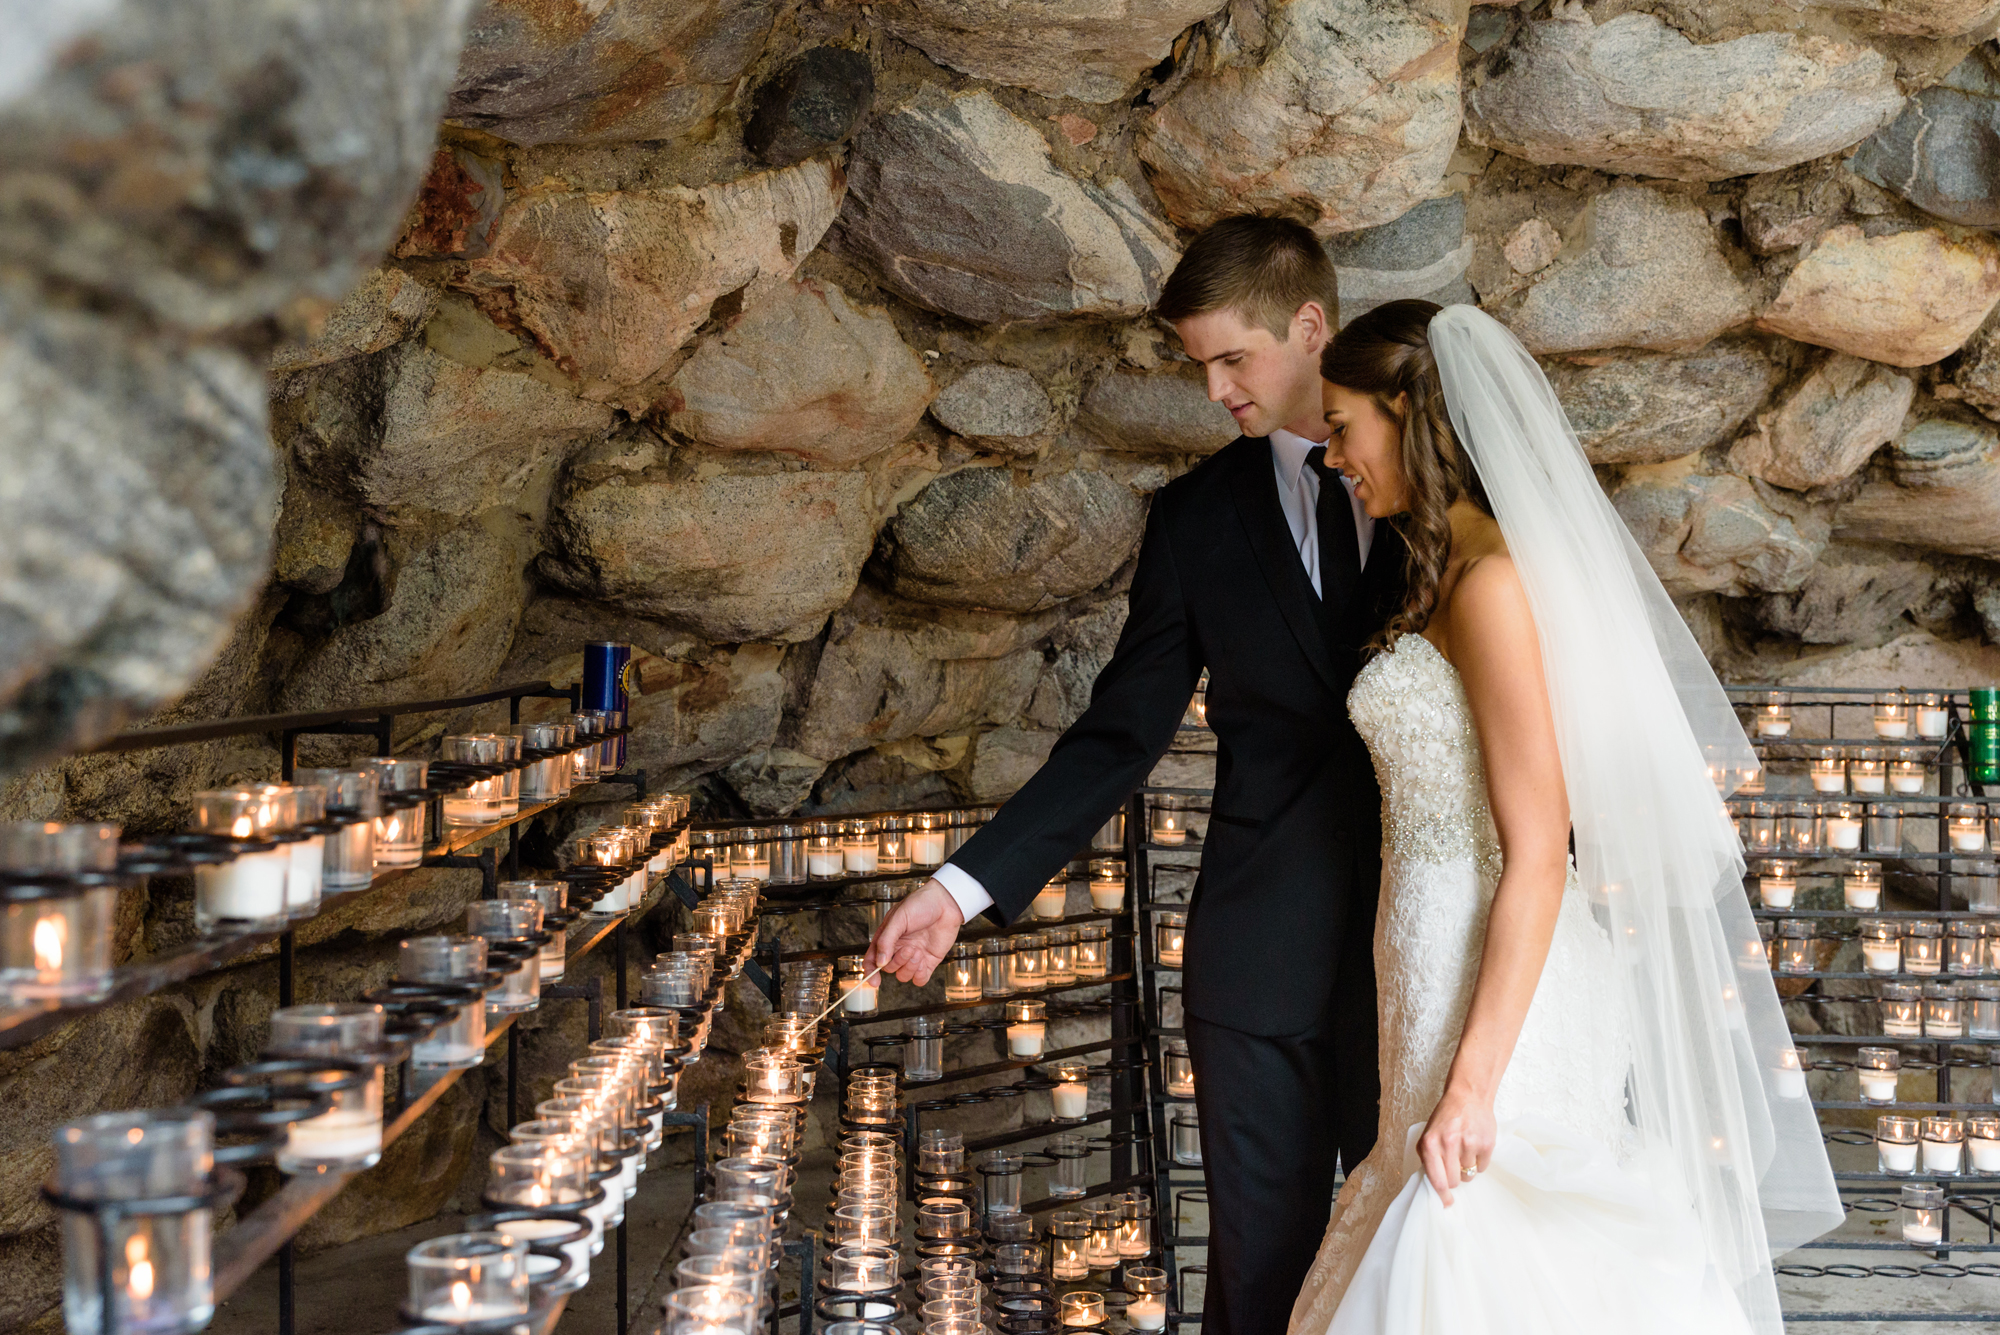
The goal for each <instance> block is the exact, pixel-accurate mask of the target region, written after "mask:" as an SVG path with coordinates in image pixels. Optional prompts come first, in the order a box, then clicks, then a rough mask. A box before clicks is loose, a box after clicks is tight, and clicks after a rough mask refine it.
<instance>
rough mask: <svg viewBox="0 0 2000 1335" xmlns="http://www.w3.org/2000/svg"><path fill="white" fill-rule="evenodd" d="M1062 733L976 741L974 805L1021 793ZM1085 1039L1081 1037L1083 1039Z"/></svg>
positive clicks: (964, 776) (969, 792)
mask: <svg viewBox="0 0 2000 1335" xmlns="http://www.w3.org/2000/svg"><path fill="white" fill-rule="evenodd" d="M1059 735H1060V734H1058V733H1053V732H1042V731H1040V730H1039V729H1035V728H1021V727H1012V726H1009V727H1002V728H994V729H993V730H992V731H990V732H982V733H980V734H979V736H977V737H975V738H973V741H972V754H971V756H970V757H968V758H967V760H966V763H965V768H964V769H963V770H961V771H960V772H959V783H960V784H961V785H962V786H963V787H964V789H965V794H966V796H967V797H968V798H970V799H971V800H972V801H974V802H999V801H1004V800H1005V799H1007V798H1009V797H1012V796H1013V795H1014V794H1015V793H1017V792H1019V791H1020V789H1021V785H1022V784H1024V783H1026V782H1027V781H1028V780H1029V779H1032V778H1033V777H1035V771H1036V770H1038V769H1040V768H1041V767H1042V766H1043V765H1044V764H1046V763H1047V761H1048V758H1049V752H1050V751H1052V750H1054V749H1055V744H1056V739H1057V737H1058V736H1059ZM1082 1037H1083V1036H1082V1035H1081V1034H1079V1035H1078V1038H1079V1039H1081V1038H1082Z"/></svg>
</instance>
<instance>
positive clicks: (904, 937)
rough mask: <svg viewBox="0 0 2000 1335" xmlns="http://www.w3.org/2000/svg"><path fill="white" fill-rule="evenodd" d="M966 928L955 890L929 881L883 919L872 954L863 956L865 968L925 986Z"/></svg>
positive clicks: (869, 947) (862, 965)
mask: <svg viewBox="0 0 2000 1335" xmlns="http://www.w3.org/2000/svg"><path fill="white" fill-rule="evenodd" d="M964 925H965V917H964V915H963V914H961V913H960V912H959V911H958V901H957V900H955V899H953V898H952V897H951V891H949V890H947V889H945V888H944V885H943V883H942V882H940V881H938V880H936V879H932V880H929V881H926V882H924V885H923V888H922V889H920V890H918V891H917V892H916V893H915V894H914V895H911V896H910V897H909V898H908V899H906V900H904V901H903V902H902V903H900V904H898V905H896V907H895V909H894V910H893V911H892V912H891V913H890V914H889V916H888V917H887V918H885V919H883V920H882V926H881V928H880V929H879V930H877V931H876V933H875V939H874V940H873V941H872V942H870V943H869V945H868V953H867V954H866V955H864V956H862V959H861V967H862V968H863V969H864V970H867V969H873V968H875V967H876V966H878V965H879V966H881V968H882V969H883V971H884V972H887V973H892V974H894V975H895V976H896V977H898V978H900V979H902V980H903V981H904V982H906V983H916V984H918V985H919V986H921V985H923V984H924V983H928V982H929V981H930V980H931V973H932V972H933V971H934V970H935V969H936V968H937V966H938V964H939V963H940V962H942V961H943V959H944V953H945V952H946V951H947V950H950V949H951V943H952V942H954V941H956V940H958V929H959V928H960V927H963V926H964Z"/></svg>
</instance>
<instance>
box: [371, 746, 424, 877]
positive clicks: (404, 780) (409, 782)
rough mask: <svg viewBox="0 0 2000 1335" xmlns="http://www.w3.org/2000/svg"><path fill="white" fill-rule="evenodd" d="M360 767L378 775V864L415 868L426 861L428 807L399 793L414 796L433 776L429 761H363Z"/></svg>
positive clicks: (380, 758) (376, 837) (376, 833)
mask: <svg viewBox="0 0 2000 1335" xmlns="http://www.w3.org/2000/svg"><path fill="white" fill-rule="evenodd" d="M358 768H361V769H365V770H368V771H369V772H370V773H372V774H373V775H374V776H375V787H376V790H377V792H378V793H379V794H380V801H381V806H382V814H381V815H379V816H377V817H376V818H375V865H376V866H377V867H415V866H417V865H419V864H421V863H422V862H423V860H424V812H425V809H426V808H425V804H424V803H423V802H422V801H421V800H418V801H411V800H410V799H409V798H407V797H399V796H397V795H398V794H414V793H415V792H416V790H417V789H419V788H422V787H423V786H424V784H425V782H426V780H427V778H428V777H429V775H430V768H431V763H430V762H429V761H428V760H393V759H388V758H385V757H377V758H374V759H369V760H364V761H362V762H361V763H360V765H359V766H358Z"/></svg>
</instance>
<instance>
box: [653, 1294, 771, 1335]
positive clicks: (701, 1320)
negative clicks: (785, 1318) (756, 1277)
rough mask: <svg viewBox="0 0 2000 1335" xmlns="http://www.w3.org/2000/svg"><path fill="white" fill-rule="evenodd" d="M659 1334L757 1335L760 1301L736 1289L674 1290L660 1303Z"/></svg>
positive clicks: (759, 1325) (759, 1319)
mask: <svg viewBox="0 0 2000 1335" xmlns="http://www.w3.org/2000/svg"><path fill="white" fill-rule="evenodd" d="M660 1306H661V1308H662V1310H663V1311H664V1312H665V1314H666V1319H665V1321H664V1323H663V1324H662V1325H661V1326H660V1328H659V1335H757V1332H758V1331H759V1330H760V1329H762V1326H761V1316H762V1313H761V1312H760V1311H759V1310H758V1308H759V1300H758V1299H756V1298H753V1297H751V1296H750V1295H749V1294H748V1293H746V1292H744V1291H742V1290H739V1289H722V1288H698V1289H676V1290H674V1292H672V1293H669V1294H668V1295H667V1296H666V1297H664V1298H662V1299H661V1300H660Z"/></svg>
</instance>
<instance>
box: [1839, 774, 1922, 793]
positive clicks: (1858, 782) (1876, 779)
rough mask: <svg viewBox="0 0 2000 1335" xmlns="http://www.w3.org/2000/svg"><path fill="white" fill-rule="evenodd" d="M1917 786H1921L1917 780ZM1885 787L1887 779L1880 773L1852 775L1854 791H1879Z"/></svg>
mask: <svg viewBox="0 0 2000 1335" xmlns="http://www.w3.org/2000/svg"><path fill="white" fill-rule="evenodd" d="M1918 786H1919V787H1922V782H1921V781H1919V783H1918ZM1887 787H1888V782H1887V780H1885V779H1884V778H1883V777H1882V776H1881V775H1880V774H1856V775H1855V776H1854V791H1855V792H1857V793H1879V792H1881V791H1883V790H1884V789H1885V788H1887Z"/></svg>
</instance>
